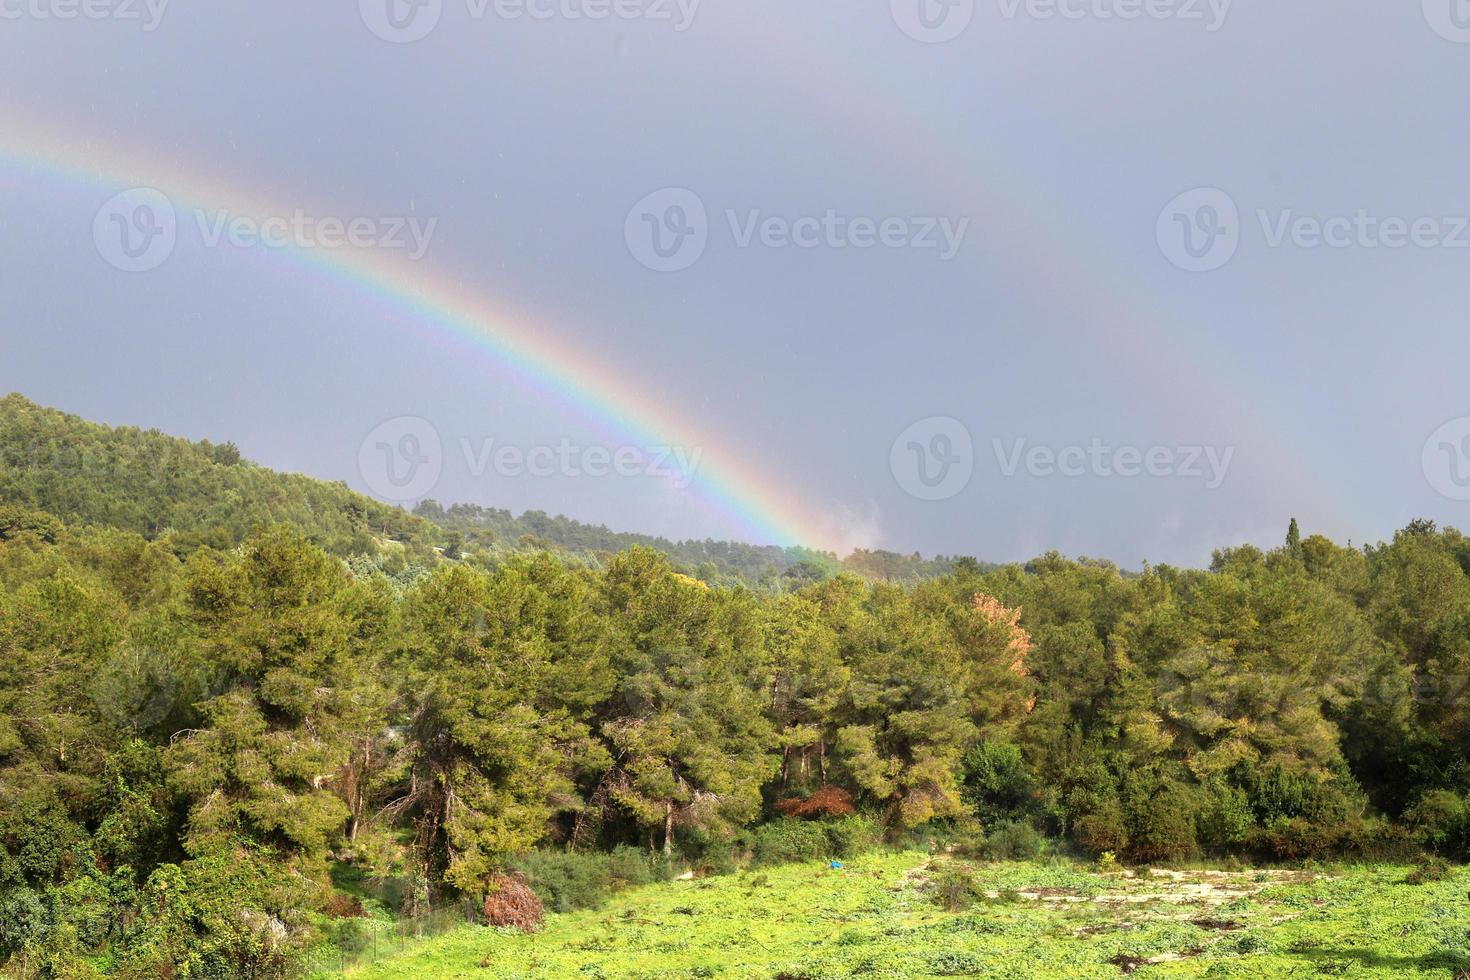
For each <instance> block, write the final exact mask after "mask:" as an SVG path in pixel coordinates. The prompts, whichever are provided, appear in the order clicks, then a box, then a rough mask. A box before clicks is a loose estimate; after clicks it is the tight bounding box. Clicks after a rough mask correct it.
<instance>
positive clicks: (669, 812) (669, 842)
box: [664, 803, 674, 857]
mask: <svg viewBox="0 0 1470 980" xmlns="http://www.w3.org/2000/svg"><path fill="white" fill-rule="evenodd" d="M673 853H674V804H673V803H665V804H664V857H669V856H670V855H672V854H673Z"/></svg>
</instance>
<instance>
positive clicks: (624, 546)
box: [414, 500, 993, 588]
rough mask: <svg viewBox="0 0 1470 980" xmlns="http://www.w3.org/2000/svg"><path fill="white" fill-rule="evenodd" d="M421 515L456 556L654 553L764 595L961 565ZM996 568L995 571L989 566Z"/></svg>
mask: <svg viewBox="0 0 1470 980" xmlns="http://www.w3.org/2000/svg"><path fill="white" fill-rule="evenodd" d="M414 514H415V515H416V516H418V517H422V518H424V519H425V520H428V521H431V522H433V523H434V524H436V525H438V526H439V527H441V528H444V529H445V530H447V531H449V532H451V533H452V534H457V535H458V537H457V538H454V539H453V540H452V542H451V544H450V547H451V548H455V549H458V548H460V547H468V548H480V549H485V550H490V551H496V550H501V551H521V550H528V549H529V550H545V551H555V552H560V553H563V554H566V555H570V556H580V557H589V558H599V557H606V556H609V555H613V554H616V553H618V552H620V551H627V550H628V549H630V548H651V549H653V550H654V551H658V552H661V553H662V554H665V555H667V556H668V557H669V558H670V559H671V560H673V562H674V563H675V564H676V565H677V566H679V567H680V568H681V569H684V570H686V571H688V572H689V574H691V575H693V576H694V577H696V578H698V579H699V580H700V581H703V582H707V583H709V584H712V585H736V584H745V585H750V586H758V587H765V588H772V587H776V588H781V587H789V586H791V585H792V584H795V585H803V584H807V583H809V582H819V581H822V580H823V579H827V578H831V577H832V576H833V575H836V574H838V573H839V572H851V573H852V574H854V575H860V576H862V577H863V578H867V579H873V580H876V581H885V582H920V581H923V580H924V579H928V578H938V577H940V576H942V575H948V574H949V573H951V572H953V571H954V569H955V562H956V561H957V560H958V559H954V558H946V557H942V556H941V557H938V558H924V557H922V556H920V555H917V554H914V555H900V554H897V553H895V552H892V551H868V550H864V549H859V550H857V551H854V552H853V553H852V554H851V555H849V556H848V557H847V558H844V559H842V560H840V561H839V560H838V559H837V557H836V556H835V555H832V554H830V553H828V552H822V551H816V550H813V549H810V548H798V547H790V548H780V547H776V546H774V545H751V544H741V543H740V542H737V541H712V540H708V539H706V540H703V541H670V540H668V539H667V538H658V537H653V536H651V535H647V534H628V533H625V532H618V531H609V530H608V529H607V528H606V527H600V526H594V525H591V524H583V523H580V522H578V521H574V520H572V519H571V518H568V517H551V516H549V515H547V514H545V513H543V512H541V511H537V510H532V511H527V512H526V513H524V514H522V515H521V516H520V517H516V516H514V515H513V514H512V513H511V512H510V511H508V510H497V509H494V508H486V507H479V506H476V505H474V504H454V505H452V506H450V507H448V508H445V507H442V506H441V505H440V504H438V503H437V502H435V501H433V500H426V501H423V502H422V503H420V504H419V505H418V506H417V507H415V508H414ZM989 567H993V566H989Z"/></svg>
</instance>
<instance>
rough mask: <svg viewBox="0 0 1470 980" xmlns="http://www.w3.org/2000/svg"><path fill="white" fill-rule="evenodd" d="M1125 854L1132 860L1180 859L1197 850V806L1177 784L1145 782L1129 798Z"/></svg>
mask: <svg viewBox="0 0 1470 980" xmlns="http://www.w3.org/2000/svg"><path fill="white" fill-rule="evenodd" d="M1129 811H1130V812H1129V814H1128V817H1129V819H1128V856H1129V857H1130V858H1132V859H1133V860H1135V861H1139V862H1148V861H1181V860H1183V859H1185V858H1187V857H1190V856H1191V855H1193V854H1195V853H1196V852H1197V851H1198V850H1199V840H1198V838H1197V837H1196V835H1195V814H1196V813H1197V812H1198V806H1197V804H1196V800H1195V797H1194V794H1193V793H1191V792H1190V791H1189V789H1188V787H1185V786H1183V785H1181V784H1179V783H1173V782H1167V781H1162V780H1161V781H1160V782H1159V783H1156V784H1154V785H1147V784H1144V785H1142V786H1140V787H1139V789H1138V791H1137V792H1135V793H1134V794H1133V795H1132V796H1130V798H1129Z"/></svg>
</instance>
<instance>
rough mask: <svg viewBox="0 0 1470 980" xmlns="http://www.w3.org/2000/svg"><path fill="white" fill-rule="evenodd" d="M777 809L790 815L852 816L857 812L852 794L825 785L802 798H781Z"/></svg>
mask: <svg viewBox="0 0 1470 980" xmlns="http://www.w3.org/2000/svg"><path fill="white" fill-rule="evenodd" d="M776 809H778V810H780V811H781V812H782V813H784V814H786V815H787V816H788V817H805V818H810V817H850V816H852V815H853V814H854V813H856V812H857V808H856V807H854V806H853V805H852V794H851V793H849V792H848V791H847V790H845V789H838V788H837V787H836V786H823V787H822V788H821V789H819V790H817V791H816V792H815V793H813V794H812V795H811V796H808V797H806V798H805V799H802V798H801V797H799V796H793V797H791V798H790V799H788V800H781V801H780V802H778V803H777V804H776Z"/></svg>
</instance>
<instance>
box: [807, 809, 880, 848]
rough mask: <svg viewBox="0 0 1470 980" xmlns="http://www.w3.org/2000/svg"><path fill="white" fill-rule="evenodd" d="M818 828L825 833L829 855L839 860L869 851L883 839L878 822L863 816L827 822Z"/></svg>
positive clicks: (858, 815)
mask: <svg viewBox="0 0 1470 980" xmlns="http://www.w3.org/2000/svg"><path fill="white" fill-rule="evenodd" d="M820 826H821V827H822V829H823V830H825V831H826V833H827V840H828V841H829V842H830V847H831V853H832V854H833V855H835V856H837V857H840V858H854V857H857V856H858V855H859V854H863V853H865V852H867V851H871V850H872V849H873V848H874V847H876V846H877V845H878V842H879V841H880V840H882V839H883V830H882V828H881V827H879V826H878V821H876V820H874V819H873V818H872V817H869V816H865V815H863V814H857V815H855V816H851V817H843V818H842V819H841V820H832V821H827V822H824V823H822V824H821V825H820Z"/></svg>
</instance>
